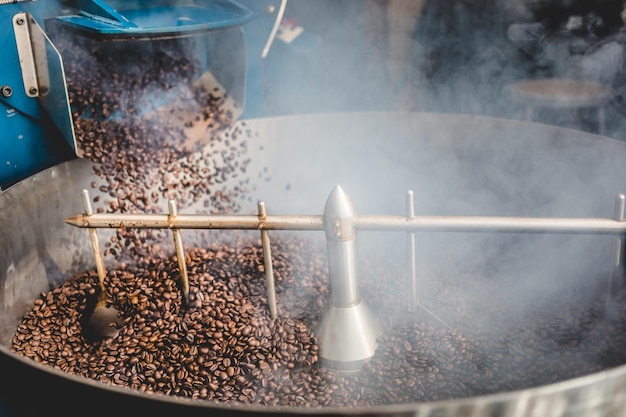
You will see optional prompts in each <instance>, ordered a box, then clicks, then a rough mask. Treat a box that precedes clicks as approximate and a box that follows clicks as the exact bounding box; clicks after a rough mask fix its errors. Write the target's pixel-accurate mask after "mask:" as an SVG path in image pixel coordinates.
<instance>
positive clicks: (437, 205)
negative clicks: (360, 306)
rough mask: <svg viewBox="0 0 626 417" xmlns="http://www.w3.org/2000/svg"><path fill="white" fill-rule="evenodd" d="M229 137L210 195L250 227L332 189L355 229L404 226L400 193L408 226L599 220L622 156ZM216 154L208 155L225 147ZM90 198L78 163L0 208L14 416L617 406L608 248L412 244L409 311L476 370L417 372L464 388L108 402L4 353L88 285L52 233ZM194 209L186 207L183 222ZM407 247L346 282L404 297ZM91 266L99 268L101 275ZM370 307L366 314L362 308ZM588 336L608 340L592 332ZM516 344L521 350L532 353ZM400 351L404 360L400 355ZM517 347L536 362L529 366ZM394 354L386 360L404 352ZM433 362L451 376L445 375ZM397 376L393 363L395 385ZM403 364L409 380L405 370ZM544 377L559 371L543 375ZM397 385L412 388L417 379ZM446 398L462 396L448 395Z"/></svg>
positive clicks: (399, 139) (3, 338)
mask: <svg viewBox="0 0 626 417" xmlns="http://www.w3.org/2000/svg"><path fill="white" fill-rule="evenodd" d="M241 123H244V124H245V128H244V130H245V131H247V132H248V134H249V137H248V139H247V140H246V151H245V155H244V157H245V159H246V160H247V162H246V166H247V168H246V170H245V173H244V172H242V173H241V174H240V175H239V176H238V177H237V179H236V180H235V181H231V182H232V184H230V183H229V182H228V181H227V182H226V183H225V184H224V187H226V188H228V187H229V186H232V187H234V186H235V185H236V184H240V183H241V181H242V177H245V179H246V181H245V184H246V187H245V190H239V192H238V193H237V194H236V198H238V199H239V201H238V211H239V212H240V213H246V214H250V213H252V214H254V213H256V207H257V202H258V201H263V202H264V203H265V205H266V207H267V212H268V214H322V212H323V210H324V203H325V200H326V198H327V197H328V195H329V193H330V192H331V190H332V189H333V187H335V186H336V185H341V187H342V188H343V189H344V190H345V191H346V192H347V193H348V194H349V195H350V196H351V198H352V201H353V204H354V207H355V210H356V212H357V215H358V214H399V215H402V214H405V213H406V208H405V204H406V203H405V194H406V192H407V190H411V191H413V193H414V195H415V214H416V215H433V216H439V215H441V216H519V217H565V218H586V217H593V218H614V217H615V201H616V198H617V196H618V195H619V194H621V193H625V192H626V168H625V167H626V146H625V145H624V143H622V142H619V141H616V140H613V139H610V138H606V137H601V136H596V135H592V134H588V133H584V132H580V131H575V130H569V129H564V128H559V127H553V126H547V125H541V124H534V123H528V122H521V121H514V120H503V119H493V118H484V117H473V116H460V115H451V114H449V115H446V114H428V113H337V114H320V115H302V116H287V117H277V118H264V119H251V120H245V121H243V122H242V121H240V122H238V124H241ZM213 146H214V147H215V149H216V151H219V147H220V146H224V147H227V146H230V144H227V143H226V142H224V141H221V142H219V143H217V142H216V143H214V144H213ZM92 182H96V183H98V184H100V183H101V182H102V178H100V177H99V176H97V175H96V174H95V172H94V166H93V164H92V163H91V162H89V161H87V160H82V159H81V160H73V161H70V162H67V163H63V164H60V165H57V166H54V167H52V168H50V169H48V170H46V171H43V172H41V173H39V174H36V175H34V176H32V177H30V178H28V179H26V180H24V181H22V182H20V183H18V184H17V185H15V186H14V187H12V188H10V189H8V190H6V191H5V192H3V193H2V194H0V245H1V246H2V249H1V251H0V252H1V253H2V256H1V257H0V308H1V311H2V315H1V321H0V323H1V326H0V342H1V345H0V352H1V359H2V365H1V369H2V370H3V371H2V378H3V379H4V385H3V386H4V387H6V388H3V390H5V392H3V393H2V398H4V399H6V401H7V402H8V403H9V404H10V405H11V407H13V408H14V409H15V410H16V412H17V411H21V410H28V412H32V411H41V412H43V410H57V411H59V412H63V413H64V414H67V413H70V414H72V415H73V414H76V415H78V414H79V413H87V414H90V413H91V411H90V410H93V409H94V407H100V405H106V406H105V407H104V408H106V411H107V413H111V414H119V413H120V412H122V413H124V414H126V413H127V411H128V410H131V409H132V410H141V411H140V412H141V413H142V414H146V415H150V414H156V415H171V414H173V413H176V414H177V415H226V414H228V415H250V414H265V413H272V414H285V415H301V414H326V415H331V414H332V415H388V416H391V415H394V416H395V415H416V413H417V414H419V415H422V416H427V415H433V416H434V415H446V416H465V415H472V416H483V415H484V416H531V415H541V416H562V415H579V414H583V413H586V412H593V413H594V415H598V416H609V415H615V414H617V413H619V412H620V410H623V409H624V407H626V403H625V402H626V400H625V399H624V396H623V395H622V394H623V389H624V385H625V383H626V367H625V366H624V365H623V364H624V363H626V356H624V354H623V353H621V352H623V351H624V347H626V339H624V336H623V335H622V336H620V334H623V332H620V331H619V329H621V327H620V326H621V325H622V323H623V322H624V319H625V318H626V312H625V311H624V305H622V303H621V302H620V300H621V298H620V297H619V296H615V297H614V295H615V294H613V292H614V291H617V292H618V293H619V292H620V291H621V290H622V288H621V282H622V279H623V273H622V269H623V266H622V265H618V266H615V265H613V263H614V260H615V257H614V255H613V254H614V253H615V246H614V245H615V242H616V239H615V238H614V237H613V236H607V235H586V234H565V235H559V234H550V233H538V234H533V233H522V234H515V233H457V232H455V233H437V232H424V233H416V234H415V239H416V242H417V244H416V259H417V268H416V269H417V277H418V298H419V301H420V305H421V306H422V307H423V308H424V311H428V312H430V313H432V314H430V315H429V314H425V316H426V317H430V318H429V323H431V324H430V325H432V326H433V328H444V330H445V329H446V326H448V327H447V329H448V330H453V331H454V332H458V333H459V334H463V335H464V336H463V337H466V338H468V340H472V341H473V342H472V343H474V344H473V346H474V349H475V350H474V351H473V352H474V353H475V354H478V353H480V355H481V361H480V363H479V362H477V361H476V359H475V358H470V359H468V360H469V362H468V363H464V362H463V359H462V357H463V356H462V355H461V354H460V353H459V352H457V351H456V350H455V349H457V347H455V346H452V347H450V346H448V348H446V349H448V350H447V351H446V352H443V351H441V352H437V349H439V348H438V347H437V346H438V345H436V346H434V347H433V348H432V349H433V350H435V352H433V353H432V355H433V356H432V358H431V359H429V360H430V362H429V365H428V366H430V367H431V368H434V367H438V366H439V365H442V367H441V370H440V371H439V373H440V374H444V373H445V372H448V371H449V372H453V371H454V369H453V368H454V367H455V366H458V367H459V369H461V368H463V369H465V368H467V370H468V373H467V374H466V376H465V377H464V375H463V374H462V373H461V372H460V371H459V373H458V375H459V376H458V378H456V381H455V382H454V383H453V386H454V387H455V389H454V390H452V391H451V392H452V394H451V395H450V396H449V397H448V398H445V396H437V395H435V396H434V397H432V398H435V399H434V400H432V401H408V402H407V401H400V403H398V402H395V401H394V400H393V398H392V397H390V398H389V400H388V401H387V403H385V404H382V403H381V404H377V405H374V406H371V407H361V406H358V405H357V406H354V407H337V406H333V405H332V404H331V405H329V406H327V407H289V406H260V405H246V404H243V403H238V402H236V401H235V402H230V403H220V402H213V401H203V400H200V399H193V398H180V397H175V396H170V395H155V394H149V393H145V392H140V391H139V390H133V389H130V388H125V387H120V386H111V385H109V384H105V383H101V382H99V381H96V380H91V379H87V378H82V377H78V376H75V375H70V374H68V373H65V372H62V371H60V370H58V369H53V368H52V367H50V366H46V365H41V364H38V363H35V362H34V361H32V360H30V359H27V358H25V357H23V356H21V355H18V354H16V353H15V352H13V351H12V350H11V346H12V340H13V337H14V335H15V332H16V329H17V327H18V324H19V323H20V321H21V320H22V317H23V316H24V314H25V313H26V312H27V311H28V310H29V309H31V308H32V306H33V303H34V301H35V300H36V299H37V298H39V297H40V294H41V293H42V292H43V293H45V292H48V291H50V290H51V289H52V288H55V287H57V286H59V285H61V284H62V283H64V282H65V281H67V280H68V278H69V276H70V274H71V272H72V271H83V270H92V269H94V258H93V253H91V247H90V244H89V235H88V233H87V232H86V231H85V230H82V229H79V228H75V227H72V226H70V225H68V224H66V223H65V219H66V218H68V217H70V216H73V215H76V214H79V213H82V212H83V207H82V204H81V199H80V193H81V190H82V189H89V190H91V191H90V192H91V193H92V197H96V196H98V195H99V194H98V193H99V191H98V188H97V187H96V189H95V190H94V189H93V186H92ZM102 199H103V200H104V199H106V195H102ZM202 210H203V208H202V204H200V203H199V204H196V205H192V206H189V207H186V208H184V209H180V212H187V213H191V212H199V211H202ZM319 236H320V235H319V234H316V232H302V233H301V235H299V237H300V238H302V239H316V238H318V237H319ZM322 239H323V236H322ZM103 240H104V237H103ZM406 242H407V234H406V233H399V232H393V233H385V232H362V233H359V236H358V248H359V249H358V250H359V259H366V260H367V261H368V263H367V264H366V263H363V265H362V268H365V269H362V270H361V272H362V273H363V274H366V273H367V272H368V271H367V269H366V268H367V265H372V264H373V265H379V266H380V267H381V268H382V269H384V270H386V271H389V274H385V275H384V279H385V280H389V279H397V280H398V281H399V284H398V286H400V287H401V286H402V285H405V281H406V279H407V278H406V277H407V274H406V269H407V266H406V259H407V243H406ZM186 243H187V244H189V245H191V244H192V242H191V241H190V240H188V241H186ZM105 262H107V265H109V266H110V267H112V266H111V265H112V264H111V263H109V262H112V261H107V260H105ZM259 279H262V277H259ZM380 285H381V286H383V287H384V285H385V284H384V283H380ZM364 294H365V295H364V297H368V294H370V292H367V291H366V292H365V293H364ZM572 294H573V296H572ZM609 294H611V295H609ZM620 294H621V293H620ZM607 297H609V298H611V299H614V300H616V302H615V303H613V305H612V307H611V309H610V311H609V310H605V309H604V307H603V306H604V301H605V300H606V299H607ZM280 302H281V299H280V296H279V299H278V303H279V304H280ZM406 302H407V300H405V299H398V300H397V302H396V304H397V312H398V314H396V315H394V316H393V317H382V316H379V317H378V319H379V321H380V322H382V323H386V324H387V325H389V326H390V327H393V326H406V325H407V324H406V316H403V317H404V319H403V320H398V317H399V316H401V315H402V314H400V313H401V312H402V311H404V310H405V309H406ZM367 303H368V305H370V306H371V307H372V309H373V310H374V311H378V310H377V309H376V305H377V300H376V299H375V298H371V297H370V298H368V299H367ZM598 306H600V307H598ZM585 308H588V309H589V310H593V309H595V310H594V311H597V313H596V314H592V315H590V316H589V317H586V318H585V319H584V320H579V319H577V318H576V316H575V314H576V313H574V312H573V311H578V309H583V310H584V309H585ZM381 314H382V313H381ZM555 317H557V318H559V320H557V321H558V323H559V324H558V325H554V322H555V321H554V318H555ZM410 318H411V317H409V321H410ZM434 318H436V319H434ZM433 319H434V320H433ZM394 320H395V321H394ZM415 320H416V321H417V322H421V321H422V320H424V317H419V318H417V319H415ZM542 320H546V323H548V324H546V326H543V327H542V326H541V325H539V326H538V327H537V328H533V329H534V330H533V331H528V332H527V333H525V332H524V329H529V328H530V326H529V325H527V323H537V322H540V323H543V322H542ZM585 320H586V321H585ZM389 323H391V324H389ZM418 326H419V325H418ZM600 327H602V328H605V327H606V328H610V329H613V330H612V331H607V332H606V333H602V332H600V333H598V328H600ZM581 328H582V330H581ZM511 329H518V330H517V331H518V333H516V334H517V335H518V336H517V337H518V338H519V340H516V339H515V338H508V339H506V340H507V342H506V343H504V342H502V340H501V339H499V338H498V337H499V336H500V335H505V334H508V333H507V332H511ZM446 331H447V330H446ZM400 334H402V333H400ZM420 334H422V337H423V338H424V339H428V337H429V336H428V334H429V333H428V332H424V333H420ZM455 334H457V333H455ZM598 334H606V335H608V336H607V339H603V340H602V339H600V338H599V336H598ZM385 337H386V336H385V335H384V334H383V336H382V338H383V340H381V341H380V343H379V345H380V346H383V347H384V348H385V349H387V350H386V351H385V352H386V353H385V354H386V355H387V356H385V358H387V360H393V358H394V353H393V348H389V345H388V344H386V343H391V342H392V341H390V340H384V338H385ZM394 337H400V336H394ZM529 337H533V338H535V341H534V342H532V343H530V342H529V341H528V338H529ZM421 342H424V343H427V342H428V341H427V340H421V341H420V340H417V341H416V340H412V341H411V343H413V346H414V348H415V346H418V345H419V344H420V343H421ZM518 342H519V343H518ZM398 346H405V347H406V344H405V343H403V341H402V340H399V341H398ZM442 346H443V345H442ZM526 346H530V347H532V348H533V349H534V350H533V352H534V353H533V354H531V355H528V354H526V353H525V351H526ZM380 349H383V348H380ZM406 349H409V348H406ZM458 349H459V351H460V350H461V349H462V348H461V347H458ZM577 349H580V350H577ZM400 350H402V349H400V348H399V350H398V352H397V355H398V357H401V356H402V355H404V354H405V353H406V352H405V351H404V350H403V351H402V352H400ZM409 350H410V349H409ZM564 352H565V353H564ZM457 353H458V354H459V355H460V356H458V355H457ZM579 353H580V355H579ZM377 354H378V352H377ZM448 354H450V355H452V356H454V357H457V356H458V357H461V359H459V361H457V362H454V361H448V359H446V355H448ZM455 355H456V356H455ZM474 356H475V355H474ZM568 358H569V359H568ZM574 358H575V360H574ZM570 359H571V360H570ZM378 360H379V359H377V358H376V356H375V357H374V359H372V361H378ZM424 360H426V359H424ZM470 362H471V363H470ZM376 363H378V362H376ZM409 363H411V362H410V361H406V360H405V361H404V362H398V365H397V366H396V368H398V367H402V366H405V367H406V366H409V365H407V364H409ZM412 363H414V364H415V366H419V364H420V356H419V354H417V357H416V358H415V360H414V362H412ZM552 363H555V364H559V365H558V366H557V365H555V366H554V369H550V366H551V365H550V364H552ZM567 364H569V365H567ZM444 365H445V366H447V367H448V368H449V369H447V371H446V370H445V369H444V368H443V366H444ZM372 366H373V367H374V366H378V365H372ZM380 366H383V367H384V364H382V365H380ZM503 366H505V367H506V370H502V367H503ZM539 368H542V369H539ZM424 369H426V368H424ZM396 371H397V372H399V371H398V370H397V369H396ZM424 372H425V373H429V372H430V373H432V372H433V369H430V368H429V369H428V370H425V371H424ZM406 373H407V374H414V378H417V379H418V380H419V378H420V375H419V372H417V373H415V371H414V370H411V371H410V372H406ZM400 374H402V373H401V372H400V373H398V375H400ZM14 375H20V377H19V378H15V377H14ZM494 375H495V376H494ZM443 378H445V375H444V377H443ZM464 378H465V379H464ZM494 378H495V379H494ZM498 378H499V379H498ZM425 381H431V382H430V383H427V384H425V385H424V387H425V388H424V389H425V390H426V391H427V392H433V393H434V394H436V391H437V390H438V389H439V388H438V386H439V385H438V384H442V382H441V381H442V379H440V378H439V379H438V378H437V377H433V379H432V380H429V379H426V380H425ZM451 383H452V382H451ZM461 384H462V385H461ZM481 384H482V385H481ZM498 384H499V386H494V385H498ZM461 386H465V387H466V388H467V391H466V393H467V394H466V395H457V394H458V393H459V392H460V391H459V389H460V388H459V387H461ZM508 387H512V389H509V388H508ZM405 388H406V386H404V385H403V386H402V387H400V386H399V387H398V390H401V389H402V390H405ZM443 389H444V388H441V390H443ZM24 392H30V393H33V395H32V396H31V400H32V401H28V403H27V404H24V403H18V402H17V401H16V400H15V399H16V398H23V393H24ZM461 394H462V393H461ZM362 395H365V396H367V390H365V391H363V394H362ZM113 404H114V405H113ZM98 412H99V410H98Z"/></svg>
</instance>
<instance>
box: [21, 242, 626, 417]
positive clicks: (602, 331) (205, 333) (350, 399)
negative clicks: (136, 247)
mask: <svg viewBox="0 0 626 417" xmlns="http://www.w3.org/2000/svg"><path fill="white" fill-rule="evenodd" d="M323 246H324V245H323V242H322V243H320V244H318V242H315V241H310V240H305V239H302V238H299V237H297V236H280V237H277V238H274V239H273V257H274V263H273V267H274V272H275V274H276V291H277V302H278V318H276V319H272V318H271V317H270V314H269V311H268V304H267V296H266V286H265V280H264V266H263V263H262V259H263V252H262V247H261V245H260V241H259V239H256V238H252V237H250V236H249V235H245V232H242V236H238V237H237V238H236V239H233V241H231V242H227V243H224V242H221V243H215V242H214V243H213V244H210V243H207V244H206V245H202V248H193V249H190V250H189V251H188V253H187V255H186V256H187V258H188V259H187V261H188V265H189V272H190V275H189V278H190V286H191V297H190V302H189V305H184V304H183V301H182V297H181V292H180V290H179V270H178V264H177V261H176V257H175V256H173V257H171V258H169V259H168V260H167V261H165V262H163V261H162V260H161V259H158V258H150V257H148V262H147V263H144V265H145V266H143V267H137V266H136V265H132V266H131V265H129V266H127V267H125V268H124V269H117V270H111V271H109V273H108V276H107V282H106V288H107V292H108V296H109V298H110V300H111V301H112V304H113V305H114V306H115V307H116V308H118V309H119V310H120V311H121V312H122V317H123V324H122V326H121V329H120V332H119V334H118V335H117V336H116V337H115V338H113V339H107V340H96V339H93V338H91V337H90V335H89V334H88V332H87V331H86V327H84V326H83V323H84V321H85V317H84V312H85V311H88V310H89V306H90V305H92V303H93V302H94V301H95V299H96V295H97V291H98V285H97V275H96V273H95V271H89V272H85V273H82V274H78V275H76V276H73V277H71V279H70V280H68V281H67V282H66V283H64V284H63V285H61V286H60V287H58V288H55V289H53V290H52V291H50V292H47V293H43V294H41V297H40V298H39V299H37V300H36V301H35V304H34V306H33V309H32V311H30V312H29V313H28V314H27V315H26V316H25V318H24V320H23V322H22V323H21V324H20V325H19V327H18V329H17V333H16V335H15V337H14V340H13V350H14V351H15V352H17V353H19V354H21V355H24V356H26V357H29V358H31V359H33V360H34V361H37V362H40V363H43V364H46V365H49V366H51V367H54V368H56V369H60V370H62V371H64V372H68V373H71V374H76V375H81V376H84V377H86V378H92V379H95V380H98V381H101V382H103V383H106V384H112V385H116V386H124V387H129V388H131V389H134V390H139V391H142V392H148V393H154V394H157V395H172V396H182V397H189V398H196V399H198V400H203V401H213V402H216V403H240V404H244V405H250V404H254V405H262V406H287V407H371V406H377V405H388V404H401V403H410V402H424V401H435V400H445V399H450V398H462V397H469V396H476V395H482V394H488V393H496V392H502V391H509V390H517V389H523V388H527V387H532V386H537V385H542V384H547V383H552V382H556V381H560V380H564V379H569V378H572V377H575V376H580V375H585V374H588V373H592V372H597V371H599V370H602V369H606V368H607V367H611V366H615V365H617V364H620V363H624V362H625V361H626V355H625V354H624V351H625V350H624V349H623V347H624V346H626V331H625V330H626V327H625V322H624V320H623V319H621V318H618V319H617V320H607V319H606V317H605V316H604V310H603V308H604V303H603V300H602V299H600V298H598V299H597V300H594V301H593V302H592V303H590V304H586V305H580V306H579V307H576V308H572V309H568V310H563V311H560V312H556V313H555V314H552V315H545V316H543V317H542V318H541V319H539V320H537V319H532V320H525V321H523V322H522V323H521V324H520V325H518V326H516V327H511V328H509V329H508V330H503V329H504V328H506V323H504V324H503V323H500V326H494V327H493V330H485V331H483V332H466V331H465V329H464V326H463V322H461V321H459V322H451V323H450V324H451V326H450V327H446V326H444V325H442V324H441V323H437V322H436V321H434V320H421V319H415V318H411V317H409V318H408V319H407V318H406V317H405V318H403V319H397V317H400V314H399V313H401V312H402V311H404V310H405V309H406V306H403V305H402V303H399V302H398V300H403V299H404V296H405V294H406V291H405V290H404V288H403V282H404V281H403V280H402V279H401V278H399V277H401V276H402V273H399V271H393V270H382V268H380V266H378V267H377V266H376V265H368V264H363V265H360V271H362V273H361V277H362V280H363V296H364V299H365V300H366V301H367V302H368V304H369V305H370V307H371V309H372V310H373V311H374V313H375V314H376V316H377V317H379V318H380V323H381V325H382V327H383V329H384V331H383V334H382V336H381V337H380V339H379V346H378V348H377V351H376V354H375V355H374V357H373V358H372V359H371V361H369V362H368V363H367V364H366V365H365V366H364V367H363V369H362V370H360V371H358V372H354V373H347V374H346V373H339V372H336V371H332V370H329V369H326V368H324V367H322V366H320V362H319V354H318V353H319V352H318V345H317V339H316V336H315V332H314V330H315V327H316V325H317V324H318V323H319V320H320V317H321V315H322V312H323V310H324V307H325V306H326V303H327V300H328V299H329V294H328V291H329V290H328V276H327V263H326V261H327V260H326V255H325V251H324V247H323ZM450 294H451V293H450ZM454 301H455V300H454V299H452V298H450V299H446V298H442V299H439V300H438V302H440V303H441V305H442V306H444V305H445V304H446V303H454ZM497 321H498V318H497V317H494V318H493V322H494V323H495V322H497ZM482 324H483V325H484V327H485V328H486V329H488V328H489V325H490V323H488V322H485V323H482Z"/></svg>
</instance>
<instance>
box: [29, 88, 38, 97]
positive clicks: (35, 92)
mask: <svg viewBox="0 0 626 417" xmlns="http://www.w3.org/2000/svg"><path fill="white" fill-rule="evenodd" d="M28 92H29V93H30V94H33V95H35V94H37V87H31V88H30V89H29V90H28Z"/></svg>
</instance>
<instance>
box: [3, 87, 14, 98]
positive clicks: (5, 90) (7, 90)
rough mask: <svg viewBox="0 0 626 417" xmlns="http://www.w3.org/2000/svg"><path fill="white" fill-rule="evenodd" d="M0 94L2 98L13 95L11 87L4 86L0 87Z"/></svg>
mask: <svg viewBox="0 0 626 417" xmlns="http://www.w3.org/2000/svg"><path fill="white" fill-rule="evenodd" d="M0 93H1V94H2V95H3V96H4V97H7V98H8V97H11V96H12V95H13V89H12V88H11V87H9V86H8V85H4V86H2V87H0Z"/></svg>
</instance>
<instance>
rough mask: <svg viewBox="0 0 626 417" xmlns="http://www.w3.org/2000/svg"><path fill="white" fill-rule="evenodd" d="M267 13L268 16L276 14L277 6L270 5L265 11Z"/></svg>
mask: <svg viewBox="0 0 626 417" xmlns="http://www.w3.org/2000/svg"><path fill="white" fill-rule="evenodd" d="M265 11H266V12H267V13H268V14H272V13H274V12H275V11H276V6H274V5H273V4H268V5H267V8H266V9H265Z"/></svg>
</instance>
